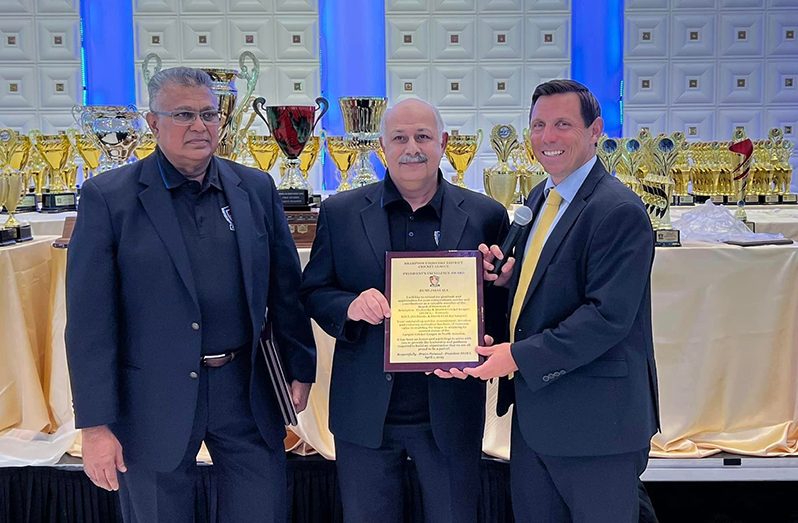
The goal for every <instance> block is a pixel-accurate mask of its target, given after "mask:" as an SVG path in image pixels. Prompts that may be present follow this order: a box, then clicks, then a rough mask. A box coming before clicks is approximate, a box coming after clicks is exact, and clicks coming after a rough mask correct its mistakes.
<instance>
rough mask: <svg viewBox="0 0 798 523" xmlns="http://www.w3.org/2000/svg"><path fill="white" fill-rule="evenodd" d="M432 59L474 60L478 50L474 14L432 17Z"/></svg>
mask: <svg viewBox="0 0 798 523" xmlns="http://www.w3.org/2000/svg"><path fill="white" fill-rule="evenodd" d="M430 30H431V35H430V41H431V45H430V47H431V49H430V57H431V58H432V60H464V61H473V59H474V55H475V53H476V50H477V39H476V20H475V18H474V17H473V16H436V17H433V18H431V19H430Z"/></svg>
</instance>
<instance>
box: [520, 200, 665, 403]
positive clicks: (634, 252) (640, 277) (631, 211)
mask: <svg viewBox="0 0 798 523" xmlns="http://www.w3.org/2000/svg"><path fill="white" fill-rule="evenodd" d="M653 258H654V238H653V232H652V229H651V224H650V222H649V220H648V217H647V216H646V213H645V211H644V210H643V209H642V208H641V207H640V206H638V205H635V204H633V203H631V202H621V203H620V204H618V205H616V206H615V207H614V208H613V209H611V210H609V211H608V212H607V214H606V215H605V217H604V218H603V219H602V220H601V222H600V223H599V224H598V225H597V226H596V228H595V230H594V233H593V235H592V238H591V239H590V240H589V245H588V249H587V258H586V260H585V265H584V270H585V271H586V272H585V275H584V281H585V297H584V300H583V302H582V303H581V305H579V306H578V307H577V308H576V309H575V310H574V311H573V313H571V315H570V316H568V317H567V318H565V319H564V320H562V321H561V322H560V323H559V324H558V325H556V326H554V327H553V328H550V329H545V330H544V331H543V332H541V333H537V334H534V335H532V336H530V337H528V338H525V339H523V340H520V341H518V342H515V343H514V344H513V345H512V348H511V352H512V355H513V358H514V359H515V362H516V364H517V365H518V368H519V370H520V371H521V373H522V374H523V375H524V376H526V377H533V379H526V382H527V385H528V386H529V387H530V388H531V389H532V390H538V389H540V388H543V387H544V386H546V385H547V384H548V383H551V382H544V381H543V380H540V379H534V377H537V376H543V375H545V374H546V373H549V372H551V371H552V370H565V371H566V372H570V371H572V370H574V369H577V368H579V367H581V366H583V365H586V364H587V363H590V362H591V361H593V360H595V359H597V358H598V357H600V356H601V355H602V354H604V353H605V352H607V351H608V350H610V349H611V348H612V347H614V346H615V345H617V344H618V343H620V342H621V341H622V340H623V339H624V338H626V337H627V336H628V335H629V332H630V330H631V329H632V326H633V323H634V322H635V320H636V318H637V315H638V311H639V310H640V307H641V302H642V300H643V299H644V298H645V297H646V296H647V293H646V289H647V288H648V286H649V282H650V279H651V266H652V262H653ZM577 270H580V268H578V269H577ZM558 276H561V277H572V278H577V277H578V275H577V274H571V275H566V274H562V275H559V274H558ZM544 277H551V276H550V275H547V276H544ZM544 299H551V300H556V299H558V298H557V296H546V297H544Z"/></svg>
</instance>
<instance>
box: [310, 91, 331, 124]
mask: <svg viewBox="0 0 798 523" xmlns="http://www.w3.org/2000/svg"><path fill="white" fill-rule="evenodd" d="M316 108H317V109H321V112H320V113H319V115H318V116H317V117H316V120H315V121H314V122H313V127H311V129H310V132H311V133H312V132H313V129H315V128H316V124H317V123H319V120H321V117H322V116H324V113H326V112H327V109H329V108H330V103H329V102H328V101H327V99H326V98H324V97H323V96H319V97H318V98H316Z"/></svg>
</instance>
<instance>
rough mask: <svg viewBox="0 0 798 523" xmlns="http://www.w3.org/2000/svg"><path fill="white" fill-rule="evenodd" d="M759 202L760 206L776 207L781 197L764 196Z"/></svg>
mask: <svg viewBox="0 0 798 523" xmlns="http://www.w3.org/2000/svg"><path fill="white" fill-rule="evenodd" d="M760 201H761V202H762V205H778V204H780V203H781V197H780V196H779V195H778V194H765V195H763V196H762V198H761V200H760Z"/></svg>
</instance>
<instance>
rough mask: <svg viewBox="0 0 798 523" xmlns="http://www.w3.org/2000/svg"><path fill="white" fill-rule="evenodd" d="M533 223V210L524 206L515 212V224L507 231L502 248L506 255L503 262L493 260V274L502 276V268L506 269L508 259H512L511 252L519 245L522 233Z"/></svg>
mask: <svg viewBox="0 0 798 523" xmlns="http://www.w3.org/2000/svg"><path fill="white" fill-rule="evenodd" d="M531 222H532V209H530V208H529V207H527V206H526V205H522V206H521V207H518V208H517V209H516V210H515V214H514V216H513V223H512V224H511V225H510V230H509V231H507V236H506V237H505V238H504V241H503V242H502V244H501V247H500V248H501V250H502V254H504V258H503V259H501V260H500V259H498V258H497V259H495V260H493V270H491V271H490V273H491V274H496V275H499V274H501V272H502V267H504V264H505V263H506V262H507V258H509V257H510V251H511V250H512V249H513V248H514V247H515V244H516V243H518V239H519V238H520V237H521V233H522V232H524V229H526V228H527V226H529V224H530V223H531Z"/></svg>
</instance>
